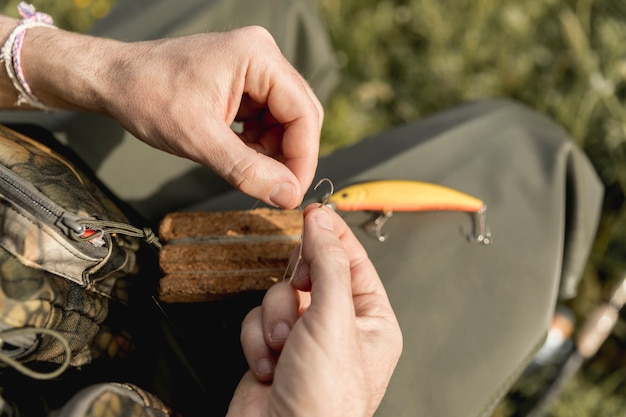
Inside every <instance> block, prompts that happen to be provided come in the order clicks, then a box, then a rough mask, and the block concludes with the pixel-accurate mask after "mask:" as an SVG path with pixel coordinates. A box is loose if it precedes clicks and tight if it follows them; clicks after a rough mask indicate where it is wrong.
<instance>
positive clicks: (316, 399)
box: [228, 204, 402, 417]
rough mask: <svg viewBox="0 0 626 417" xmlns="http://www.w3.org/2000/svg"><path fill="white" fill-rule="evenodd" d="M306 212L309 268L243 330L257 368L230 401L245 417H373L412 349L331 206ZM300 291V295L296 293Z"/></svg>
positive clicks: (282, 286) (273, 295)
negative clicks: (404, 349) (408, 349)
mask: <svg viewBox="0 0 626 417" xmlns="http://www.w3.org/2000/svg"><path fill="white" fill-rule="evenodd" d="M318 206H319V205H318V204H314V205H311V206H308V207H307V208H306V210H305V214H304V235H303V242H302V245H303V246H302V247H303V250H302V261H301V263H300V265H299V267H298V268H297V270H296V273H295V275H294V277H293V279H292V281H291V283H289V282H281V283H278V284H276V285H274V286H273V287H272V288H270V289H269V290H268V292H267V294H266V295H265V297H264V300H263V303H262V306H260V307H257V308H256V309H253V310H252V311H251V312H250V313H249V314H248V315H247V316H246V318H245V319H244V321H243V323H242V332H241V342H242V346H243V349H244V354H245V356H246V359H247V361H248V363H249V366H250V370H249V371H248V372H247V373H246V374H245V375H244V377H243V378H242V380H241V382H240V383H239V386H238V387H237V390H236V392H235V394H234V396H233V399H232V401H231V404H230V408H229V413H228V415H229V416H231V417H235V416H247V417H250V416H267V415H272V416H296V415H297V416H305V415H306V416H324V417H332V416H342V417H343V416H371V415H373V414H374V412H375V411H376V409H377V408H378V406H379V404H380V401H381V400H382V398H383V396H384V393H385V391H386V389H387V386H388V383H389V380H390V378H391V375H392V373H393V370H394V369H395V366H396V364H397V361H398V359H399V356H400V352H401V350H402V335H401V332H400V328H399V326H398V322H397V320H396V317H395V315H394V312H393V310H392V307H391V305H390V303H389V300H388V298H387V295H386V292H385V289H384V287H383V285H382V283H381V281H380V279H379V277H378V274H377V272H376V270H375V268H374V266H373V265H372V263H371V261H370V260H369V258H368V256H367V253H366V252H365V250H364V249H363V247H362V246H361V245H360V243H359V242H358V241H357V239H356V238H355V236H354V235H353V234H352V231H351V230H350V229H349V228H348V226H347V225H346V223H345V222H343V220H342V219H341V218H340V217H339V216H338V215H336V214H335V213H334V212H332V210H330V209H329V208H328V207H318ZM294 287H295V288H294Z"/></svg>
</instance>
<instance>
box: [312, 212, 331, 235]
mask: <svg viewBox="0 0 626 417" xmlns="http://www.w3.org/2000/svg"><path fill="white" fill-rule="evenodd" d="M315 223H317V225H318V226H319V227H321V228H322V229H327V230H334V229H333V222H332V220H331V219H330V215H329V214H328V213H326V210H324V209H320V210H318V211H317V213H316V214H315Z"/></svg>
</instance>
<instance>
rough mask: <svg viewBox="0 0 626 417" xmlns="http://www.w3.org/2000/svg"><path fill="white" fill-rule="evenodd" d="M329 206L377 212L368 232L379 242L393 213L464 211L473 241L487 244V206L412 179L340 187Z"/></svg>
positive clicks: (459, 193) (382, 238) (342, 209)
mask: <svg viewBox="0 0 626 417" xmlns="http://www.w3.org/2000/svg"><path fill="white" fill-rule="evenodd" d="M327 202H328V204H329V205H330V206H331V207H333V208H335V209H336V210H340V211H380V212H382V214H381V215H380V216H378V218H376V219H375V220H374V221H373V222H372V223H371V224H369V225H368V228H369V229H372V230H374V231H375V233H376V236H377V238H378V239H379V240H380V241H384V240H385V236H384V235H383V234H382V232H381V229H382V225H383V224H384V223H385V222H386V221H387V220H388V219H389V218H390V217H391V216H392V213H393V212H394V211H438V210H451V211H464V212H468V213H472V214H473V216H474V221H475V231H474V234H473V236H471V238H472V240H474V241H478V242H481V243H484V244H488V243H489V242H490V233H489V231H488V230H487V226H486V225H485V211H486V206H485V204H484V203H483V201H482V200H481V199H479V198H476V197H473V196H471V195H469V194H466V193H463V192H461V191H458V190H455V189H453V188H449V187H445V186H442V185H437V184H432V183H427V182H422V181H411V180H379V181H369V182H362V183H358V184H353V185H350V186H347V187H345V188H342V189H341V190H339V191H337V192H336V193H334V194H333V195H331V196H330V197H329V198H328V199H327Z"/></svg>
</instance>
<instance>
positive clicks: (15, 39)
mask: <svg viewBox="0 0 626 417" xmlns="http://www.w3.org/2000/svg"><path fill="white" fill-rule="evenodd" d="M17 10H18V11H19V13H20V15H21V16H22V20H20V21H19V23H18V25H17V27H16V28H15V29H13V32H11V34H10V35H9V38H8V39H7V41H6V42H5V43H4V45H3V46H2V50H0V61H4V67H5V68H6V71H7V74H8V76H9V78H10V79H11V81H12V82H13V86H14V87H15V89H16V90H17V92H18V99H17V103H16V104H17V105H18V106H19V105H20V104H22V103H25V104H28V105H30V106H32V107H36V108H39V109H42V110H46V111H49V110H53V109H52V108H51V107H48V106H46V105H45V104H44V103H42V102H41V100H39V98H37V97H36V96H35V95H34V94H33V92H32V90H31V88H30V86H29V85H28V82H27V81H26V78H25V77H24V69H23V68H22V62H21V52H22V44H23V43H24V35H25V34H26V29H30V28H32V27H37V26H43V27H48V28H54V29H56V26H54V25H53V21H52V17H50V15H48V14H46V13H41V12H37V11H35V7H33V6H32V5H31V4H27V3H26V2H20V4H18V6H17Z"/></svg>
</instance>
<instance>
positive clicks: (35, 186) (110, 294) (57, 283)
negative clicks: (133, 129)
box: [0, 126, 139, 374]
mask: <svg viewBox="0 0 626 417" xmlns="http://www.w3.org/2000/svg"><path fill="white" fill-rule="evenodd" d="M0 164H1V166H0V168H1V170H0V178H1V179H2V181H0V354H1V355H4V356H3V357H4V358H10V359H13V360H16V361H19V362H21V363H26V362H33V361H36V362H47V363H64V362H65V361H66V360H68V358H67V356H68V353H69V352H68V350H69V351H71V355H70V356H71V357H70V358H69V364H70V365H72V366H76V367H78V366H81V365H84V364H86V363H89V362H90V361H91V360H92V359H93V357H95V356H99V355H100V354H102V353H106V354H107V355H109V356H115V355H116V354H117V353H118V352H119V349H118V348H119V347H120V346H121V347H128V345H129V343H130V342H129V340H128V338H127V337H125V336H113V335H111V334H108V333H107V332H108V331H106V330H104V329H103V328H101V324H102V323H103V322H104V320H105V319H106V318H107V314H108V312H109V303H110V299H116V300H122V301H124V300H126V299H127V292H126V288H127V283H126V282H125V280H126V279H127V278H130V277H132V276H134V275H136V274H137V272H138V268H137V262H136V261H137V259H136V251H137V250H138V247H139V241H138V239H137V238H135V237H128V236H125V235H124V234H123V233H119V231H118V230H117V229H115V230H113V232H112V233H109V232H106V230H105V231H104V232H103V229H106V227H104V226H102V227H101V226H97V225H102V224H104V225H107V226H108V225H110V224H109V223H103V222H114V223H112V224H118V223H119V224H122V225H124V224H126V223H127V220H126V217H125V216H124V214H123V213H122V212H121V211H120V210H119V209H118V208H117V207H116V206H115V205H114V203H113V202H112V201H111V200H110V199H109V198H108V197H107V196H106V195H105V194H104V193H103V192H102V191H101V190H100V189H99V188H98V186H96V185H95V184H94V183H92V182H91V181H90V180H89V179H88V177H87V176H85V175H84V174H83V173H81V172H79V171H78V170H77V169H76V168H75V167H74V165H72V163H71V162H69V161H67V160H66V159H64V158H63V157H61V156H60V155H58V154H56V153H54V152H53V151H52V150H50V149H48V148H46V147H44V146H43V145H41V144H39V143H38V142H36V141H34V140H32V139H30V138H27V137H25V136H23V135H21V134H19V133H17V132H14V131H12V130H10V129H8V128H6V127H4V126H0ZM13 174H15V176H13ZM10 181H14V183H12V184H8V183H7V182H10ZM16 190H17V191H16ZM22 194H28V198H30V199H31V200H32V201H35V200H41V201H43V202H44V203H45V204H48V205H50V206H52V207H53V208H56V209H58V210H59V211H60V212H61V213H62V214H61V217H62V218H70V219H72V220H73V221H74V222H75V223H71V224H73V225H74V226H75V227H76V228H77V230H78V231H79V232H78V233H77V232H76V230H72V229H71V228H70V229H69V232H68V228H67V227H66V226H64V225H63V224H61V222H60V221H59V220H58V219H56V218H53V219H52V220H50V218H49V217H46V215H45V214H46V210H41V207H38V205H37V204H34V207H25V204H24V203H25V201H28V198H22V197H24V196H23V195H22ZM76 222H78V223H76ZM76 224H78V226H76ZM90 225H93V226H90ZM87 232H89V233H87ZM76 234H78V235H81V234H83V235H84V234H88V235H89V236H86V237H85V236H78V237H77V236H74V235H76ZM91 234H93V236H95V238H93V239H91V238H90V236H91ZM87 237H89V239H87ZM15 329H30V331H28V330H26V331H22V332H19V333H16V332H15ZM38 329H50V330H51V331H54V332H55V333H54V334H52V335H51V334H48V333H46V334H44V333H43V331H42V330H38ZM8 334H11V336H10V337H9V336H8ZM64 341H66V342H67V344H68V345H69V349H68V348H67V345H66V344H64V343H63V342H64ZM0 359H2V358H0ZM3 362H7V360H4V361H3V360H0V374H1V373H2V370H1V369H2V366H3V365H5V364H3Z"/></svg>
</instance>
